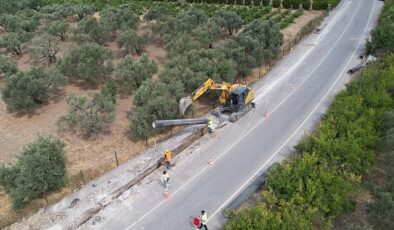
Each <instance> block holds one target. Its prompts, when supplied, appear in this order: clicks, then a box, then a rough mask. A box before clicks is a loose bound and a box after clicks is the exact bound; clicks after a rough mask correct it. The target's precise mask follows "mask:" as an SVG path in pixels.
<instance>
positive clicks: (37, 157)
mask: <svg viewBox="0 0 394 230" xmlns="http://www.w3.org/2000/svg"><path fill="white" fill-rule="evenodd" d="M63 147H64V144H63V143H62V142H61V141H60V140H59V139H57V138H53V137H51V136H47V137H41V136H38V137H37V138H36V140H35V141H34V142H33V143H31V144H29V145H27V146H26V147H25V148H24V149H23V150H22V151H21V152H20V153H19V155H18V162H17V163H16V164H15V165H12V166H3V165H2V166H0V186H2V188H4V190H5V191H6V192H7V193H8V194H9V195H10V197H11V200H12V207H13V208H16V209H18V208H22V207H24V206H25V205H26V204H28V203H29V202H30V201H32V200H33V199H35V198H37V197H40V196H42V195H45V194H46V193H47V192H50V191H52V190H56V189H59V188H61V187H63V186H64V184H65V183H66V179H67V177H66V175H67V174H66V163H65V160H64V150H63Z"/></svg>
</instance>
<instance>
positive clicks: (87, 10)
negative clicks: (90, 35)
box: [72, 4, 96, 20]
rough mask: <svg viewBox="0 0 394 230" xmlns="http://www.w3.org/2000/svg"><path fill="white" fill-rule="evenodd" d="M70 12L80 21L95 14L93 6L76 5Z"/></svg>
mask: <svg viewBox="0 0 394 230" xmlns="http://www.w3.org/2000/svg"><path fill="white" fill-rule="evenodd" d="M72 12H73V13H75V14H76V15H78V19H79V20H82V19H84V18H85V17H86V16H88V15H92V14H93V13H94V12H96V7H95V6H93V5H86V4H82V5H81V4H76V5H74V6H73V8H72Z"/></svg>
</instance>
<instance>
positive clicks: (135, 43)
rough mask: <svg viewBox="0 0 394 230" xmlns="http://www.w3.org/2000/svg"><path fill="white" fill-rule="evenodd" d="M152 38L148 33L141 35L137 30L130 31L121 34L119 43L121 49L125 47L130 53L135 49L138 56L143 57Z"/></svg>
mask: <svg viewBox="0 0 394 230" xmlns="http://www.w3.org/2000/svg"><path fill="white" fill-rule="evenodd" d="M151 37H152V36H151V34H150V33H148V32H147V33H143V34H141V35H139V34H137V32H136V31H135V30H133V29H128V30H125V31H121V32H120V33H119V35H118V39H117V43H118V46H119V48H121V47H124V48H126V49H127V50H128V52H129V53H131V52H132V49H134V50H135V52H136V53H137V54H138V55H141V54H142V52H143V51H144V48H145V46H146V45H147V44H148V43H149V41H150V40H151Z"/></svg>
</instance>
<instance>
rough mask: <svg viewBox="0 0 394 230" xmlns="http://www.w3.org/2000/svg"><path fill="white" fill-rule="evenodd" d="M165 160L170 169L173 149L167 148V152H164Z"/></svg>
mask: <svg viewBox="0 0 394 230" xmlns="http://www.w3.org/2000/svg"><path fill="white" fill-rule="evenodd" d="M164 161H165V162H166V168H167V170H169V169H170V168H171V151H170V149H166V153H165V154H164Z"/></svg>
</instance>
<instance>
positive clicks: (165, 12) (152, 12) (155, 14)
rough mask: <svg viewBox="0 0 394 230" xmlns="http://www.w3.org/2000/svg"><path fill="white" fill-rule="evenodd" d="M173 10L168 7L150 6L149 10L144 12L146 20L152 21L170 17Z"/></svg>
mask: <svg viewBox="0 0 394 230" xmlns="http://www.w3.org/2000/svg"><path fill="white" fill-rule="evenodd" d="M170 15H171V12H170V11H169V9H168V8H166V7H155V8H150V9H149V10H148V12H146V13H145V14H144V21H147V22H149V21H152V20H159V21H162V20H164V19H166V18H167V17H169V16H170Z"/></svg>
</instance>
